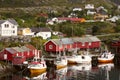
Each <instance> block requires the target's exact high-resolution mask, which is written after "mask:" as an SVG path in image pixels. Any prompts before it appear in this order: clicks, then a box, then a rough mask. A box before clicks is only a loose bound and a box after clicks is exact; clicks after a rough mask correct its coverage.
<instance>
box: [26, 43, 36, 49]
mask: <svg viewBox="0 0 120 80" xmlns="http://www.w3.org/2000/svg"><path fill="white" fill-rule="evenodd" d="M25 46H26V47H27V48H29V49H31V50H35V49H36V48H35V47H34V46H32V45H30V44H26V45H25Z"/></svg>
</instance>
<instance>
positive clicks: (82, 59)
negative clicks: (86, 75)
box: [67, 51, 92, 64]
mask: <svg viewBox="0 0 120 80" xmlns="http://www.w3.org/2000/svg"><path fill="white" fill-rule="evenodd" d="M67 59H68V64H82V63H91V61H92V58H91V56H90V55H89V54H88V51H86V52H85V51H84V54H81V55H78V54H74V55H72V56H70V57H68V58H67Z"/></svg>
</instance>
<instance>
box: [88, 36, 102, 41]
mask: <svg viewBox="0 0 120 80" xmlns="http://www.w3.org/2000/svg"><path fill="white" fill-rule="evenodd" d="M88 39H89V40H91V41H92V42H93V41H100V39H98V38H97V37H96V36H90V37H88Z"/></svg>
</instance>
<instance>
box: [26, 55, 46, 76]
mask: <svg viewBox="0 0 120 80" xmlns="http://www.w3.org/2000/svg"><path fill="white" fill-rule="evenodd" d="M28 69H29V71H30V73H31V74H32V73H33V74H34V73H43V72H45V71H46V69H47V66H46V62H45V60H44V57H43V56H42V57H41V58H40V57H39V53H38V54H37V56H35V57H34V59H33V61H32V62H30V63H29V64H28Z"/></svg>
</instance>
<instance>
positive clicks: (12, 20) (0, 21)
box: [0, 19, 18, 25]
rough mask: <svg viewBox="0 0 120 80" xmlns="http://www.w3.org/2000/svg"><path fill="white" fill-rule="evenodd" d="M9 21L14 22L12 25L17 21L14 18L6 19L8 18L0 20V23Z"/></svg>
mask: <svg viewBox="0 0 120 80" xmlns="http://www.w3.org/2000/svg"><path fill="white" fill-rule="evenodd" d="M6 21H9V22H10V23H12V24H14V25H18V23H17V22H16V21H15V20H14V19H8V20H0V24H2V23H4V22H6Z"/></svg>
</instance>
